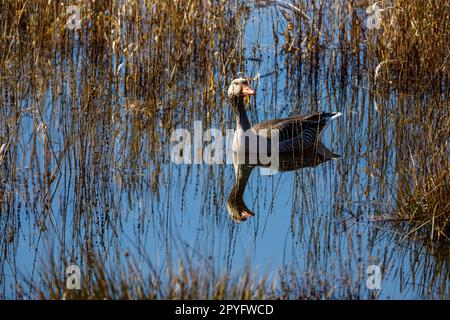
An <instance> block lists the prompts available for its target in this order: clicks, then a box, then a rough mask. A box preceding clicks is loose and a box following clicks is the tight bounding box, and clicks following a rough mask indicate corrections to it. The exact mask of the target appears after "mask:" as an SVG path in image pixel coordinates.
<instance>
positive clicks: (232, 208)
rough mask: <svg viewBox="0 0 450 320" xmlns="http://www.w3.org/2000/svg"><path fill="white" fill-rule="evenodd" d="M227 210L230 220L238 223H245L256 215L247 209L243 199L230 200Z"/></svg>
mask: <svg viewBox="0 0 450 320" xmlns="http://www.w3.org/2000/svg"><path fill="white" fill-rule="evenodd" d="M227 210H228V214H229V216H230V218H231V219H232V220H233V221H234V222H237V223H239V222H242V221H245V220H247V219H248V218H250V217H253V216H254V215H255V214H254V213H253V212H252V211H250V209H249V208H247V206H246V205H245V203H244V201H243V200H242V199H229V200H228V202H227Z"/></svg>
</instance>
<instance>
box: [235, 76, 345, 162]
mask: <svg viewBox="0 0 450 320" xmlns="http://www.w3.org/2000/svg"><path fill="white" fill-rule="evenodd" d="M253 94H254V91H253V90H252V89H251V88H250V87H249V86H248V82H247V80H246V79H243V78H239V79H234V80H233V81H232V82H231V85H230V87H229V89H228V98H229V100H230V103H231V105H232V108H233V111H234V112H235V114H236V129H238V131H239V130H242V131H244V132H246V131H247V132H248V130H250V131H249V132H250V133H252V134H254V135H256V136H257V137H258V138H262V139H267V145H268V146H269V147H268V148H269V149H270V144H271V139H272V138H273V136H274V134H278V139H279V140H278V141H279V153H280V155H282V154H284V153H289V154H294V153H298V152H303V151H305V150H311V149H317V151H318V152H320V149H321V148H320V147H319V142H320V138H321V132H322V131H323V130H324V129H325V127H326V126H327V125H328V124H329V123H330V121H331V120H332V119H335V118H337V117H339V116H341V115H342V114H341V113H340V112H337V113H336V112H331V113H330V112H318V113H314V114H305V115H294V116H291V117H287V118H280V119H273V120H268V121H264V122H262V123H259V124H256V125H254V126H253V127H250V122H249V120H248V117H247V114H246V112H245V108H244V96H246V95H253ZM238 131H237V132H238ZM258 142H260V140H259V139H258ZM243 144H245V140H244V137H243V136H242V135H239V134H238V133H237V134H235V137H234V141H233V150H234V151H235V152H237V151H239V150H242V145H243ZM258 147H259V146H257V147H256V150H248V149H246V152H258ZM245 148H248V146H246V147H245ZM323 156H327V155H325V154H324V155H323Z"/></svg>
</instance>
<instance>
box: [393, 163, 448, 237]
mask: <svg viewBox="0 0 450 320" xmlns="http://www.w3.org/2000/svg"><path fill="white" fill-rule="evenodd" d="M399 200H400V203H401V206H400V216H401V217H402V218H404V219H408V221H409V222H410V225H411V230H410V233H409V234H414V233H415V232H417V233H418V234H420V235H422V237H426V238H429V239H430V240H432V241H433V240H434V241H444V242H448V241H449V240H450V176H449V175H448V174H447V172H445V171H444V172H440V173H437V174H434V175H431V176H428V177H421V178H420V180H418V181H415V183H414V185H413V187H411V186H409V185H405V189H403V191H402V192H401V193H399Z"/></svg>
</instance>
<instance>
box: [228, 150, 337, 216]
mask: <svg viewBox="0 0 450 320" xmlns="http://www.w3.org/2000/svg"><path fill="white" fill-rule="evenodd" d="M338 157H339V156H338V155H337V154H334V153H333V152H332V151H330V150H329V149H327V148H326V147H325V146H324V145H323V144H322V143H321V142H319V143H318V144H317V146H316V147H315V148H313V149H310V150H303V151H302V152H301V153H300V152H299V153H297V154H290V155H281V156H280V159H279V167H278V169H277V171H278V172H288V171H295V170H299V169H302V168H308V167H315V166H318V165H320V164H322V163H324V162H326V161H329V160H335V159H337V158H338ZM239 160H241V159H239V155H238V153H237V152H234V154H233V166H234V173H235V183H234V186H233V188H232V189H231V192H230V195H229V196H228V201H227V210H228V214H229V215H230V218H231V219H232V220H233V221H235V222H237V223H240V222H242V221H245V220H247V219H248V218H249V217H252V216H254V215H255V214H254V213H253V212H252V211H251V210H250V209H249V208H248V207H247V205H246V204H245V202H244V199H243V196H244V191H245V187H246V186H247V182H248V179H249V177H250V175H251V173H252V171H253V169H254V168H255V167H262V168H269V167H270V165H263V164H261V163H258V164H253V165H252V164H247V163H242V161H239Z"/></svg>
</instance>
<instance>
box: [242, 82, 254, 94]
mask: <svg viewBox="0 0 450 320" xmlns="http://www.w3.org/2000/svg"><path fill="white" fill-rule="evenodd" d="M242 94H243V95H244V96H253V95H255V90H253V89H252V88H250V87H249V86H247V85H245V84H244V85H243V86H242Z"/></svg>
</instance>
